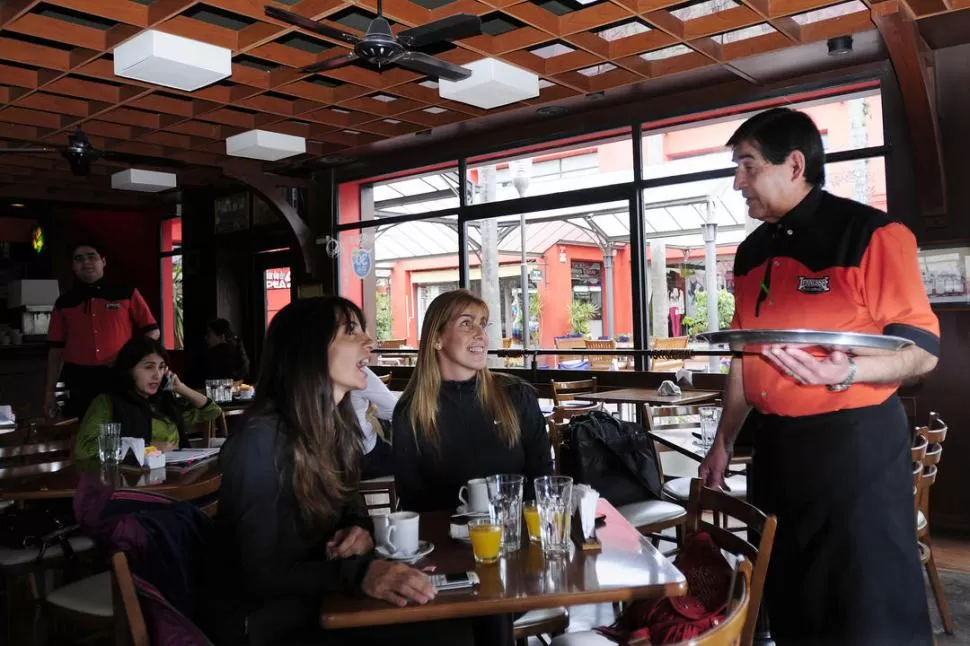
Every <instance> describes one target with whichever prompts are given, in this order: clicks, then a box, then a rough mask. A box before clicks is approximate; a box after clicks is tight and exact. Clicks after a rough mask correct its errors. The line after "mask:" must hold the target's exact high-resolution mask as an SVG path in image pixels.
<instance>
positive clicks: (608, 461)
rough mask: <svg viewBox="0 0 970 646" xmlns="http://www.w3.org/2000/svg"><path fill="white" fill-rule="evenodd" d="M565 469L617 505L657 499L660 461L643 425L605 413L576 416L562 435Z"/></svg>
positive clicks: (567, 473)
mask: <svg viewBox="0 0 970 646" xmlns="http://www.w3.org/2000/svg"><path fill="white" fill-rule="evenodd" d="M563 440H564V441H563V446H562V449H561V451H560V456H561V459H562V463H563V471H564V472H565V473H566V475H571V476H572V477H573V479H574V480H575V481H576V482H581V483H584V484H588V485H589V486H591V487H592V488H593V489H595V490H596V491H598V492H599V494H600V495H601V496H602V497H604V498H606V499H607V500H608V501H610V503H611V504H613V505H614V506H620V505H626V504H630V503H634V502H642V501H644V500H659V499H660V498H661V493H662V487H663V485H662V483H661V480H660V468H659V466H658V465H659V457H658V456H657V451H656V449H655V447H654V444H653V441H652V440H651V439H650V438H649V437H648V436H647V433H646V431H645V430H644V429H643V427H641V426H639V425H638V424H634V423H632V422H624V421H621V420H618V419H616V418H614V417H613V416H611V415H608V414H607V413H604V412H601V411H593V412H591V413H587V414H586V415H580V416H576V417H573V418H572V419H571V420H570V423H569V426H567V427H566V428H565V429H564V431H563Z"/></svg>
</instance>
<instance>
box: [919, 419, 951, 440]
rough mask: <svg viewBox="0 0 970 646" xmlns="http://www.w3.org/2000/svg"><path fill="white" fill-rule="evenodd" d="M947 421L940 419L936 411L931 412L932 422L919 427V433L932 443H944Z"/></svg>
mask: <svg viewBox="0 0 970 646" xmlns="http://www.w3.org/2000/svg"><path fill="white" fill-rule="evenodd" d="M947 430H948V429H947V425H946V423H945V422H944V421H943V420H942V419H940V416H939V415H937V414H936V413H930V423H929V424H928V425H927V426H923V427H921V428H920V429H919V434H920V435H922V436H923V437H925V438H926V440H927V441H928V442H929V443H930V444H943V442H944V441H945V440H946V432H947Z"/></svg>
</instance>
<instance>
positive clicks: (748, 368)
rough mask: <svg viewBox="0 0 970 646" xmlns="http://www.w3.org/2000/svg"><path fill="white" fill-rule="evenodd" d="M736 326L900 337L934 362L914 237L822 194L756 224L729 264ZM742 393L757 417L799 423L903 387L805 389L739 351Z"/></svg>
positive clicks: (873, 213)
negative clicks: (774, 220)
mask: <svg viewBox="0 0 970 646" xmlns="http://www.w3.org/2000/svg"><path fill="white" fill-rule="evenodd" d="M734 280H735V282H734V285H735V299H736V300H735V313H734V320H733V322H732V324H731V327H733V328H736V329H797V328H807V329H815V330H833V331H843V332H864V333H869V334H887V335H894V336H901V337H905V338H907V339H910V340H911V341H913V342H914V343H915V344H916V345H917V346H919V347H921V348H923V349H924V350H926V351H927V352H929V353H931V354H933V355H935V356H939V352H940V324H939V321H938V320H937V318H936V315H935V314H934V313H933V311H932V309H931V308H930V303H929V299H928V298H927V296H926V291H925V288H924V286H923V280H922V276H921V273H920V268H919V262H918V258H917V246H916V238H915V236H914V235H913V234H912V232H910V230H909V229H908V228H906V226H905V225H903V224H901V223H899V222H896V221H893V220H891V219H889V217H888V216H887V215H886V214H885V213H883V212H882V211H879V210H876V209H873V208H871V207H868V206H866V205H864V204H860V203H858V202H853V201H851V200H846V199H843V198H840V197H836V196H834V195H831V194H829V193H826V192H825V191H822V190H821V189H820V188H815V189H813V190H812V192H811V193H809V194H808V196H806V197H805V199H804V200H802V202H800V203H799V204H798V206H796V207H795V208H794V209H792V210H791V211H790V212H789V213H788V214H787V215H785V217H783V218H782V219H781V220H779V221H778V222H777V223H775V224H768V223H765V224H762V225H761V226H760V227H758V229H757V230H755V231H754V232H753V233H752V234H751V235H750V236H748V238H747V239H746V240H745V241H744V242H742V243H741V245H740V247H738V252H737V255H736V256H735V261H734ZM742 365H743V367H744V394H745V397H746V399H747V400H748V403H749V404H751V405H752V406H754V407H755V408H756V409H758V410H759V411H761V412H762V413H767V414H773V415H785V416H791V417H800V416H804V415H815V414H819V413H827V412H832V411H836V410H844V409H854V408H862V407H864V406H873V405H876V404H880V403H882V402H884V401H885V400H886V399H887V398H888V397H889V396H890V395H892V394H893V393H894V392H895V391H896V389H897V388H898V387H899V384H863V383H859V384H854V385H853V386H852V387H850V388H849V389H848V390H846V391H843V392H839V393H833V392H830V391H829V390H828V389H827V388H826V387H825V386H805V385H800V384H798V383H796V382H795V380H794V379H793V378H791V377H787V376H785V375H784V374H782V373H781V372H780V371H779V370H778V369H777V368H775V367H774V366H773V365H772V364H771V363H769V362H768V361H767V360H766V359H765V358H763V357H760V356H757V355H745V357H744V359H743V364H742Z"/></svg>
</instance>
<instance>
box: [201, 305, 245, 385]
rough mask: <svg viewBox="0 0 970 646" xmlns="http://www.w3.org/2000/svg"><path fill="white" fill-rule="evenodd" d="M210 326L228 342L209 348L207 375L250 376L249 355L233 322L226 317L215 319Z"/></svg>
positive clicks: (211, 377)
mask: <svg viewBox="0 0 970 646" xmlns="http://www.w3.org/2000/svg"><path fill="white" fill-rule="evenodd" d="M208 327H209V329H210V330H212V331H213V332H214V333H215V334H216V336H221V337H222V338H224V339H225V340H226V342H225V343H221V344H219V345H217V346H215V347H214V348H209V350H208V354H207V356H206V361H207V363H208V366H207V369H206V377H207V378H209V379H224V378H227V377H232V378H233V379H246V378H247V377H248V376H249V356H248V355H247V354H246V348H245V346H243V343H242V339H240V338H239V336H238V335H236V333H235V332H233V330H232V324H231V323H229V321H227V320H226V319H213V320H212V321H210V322H209V326H208Z"/></svg>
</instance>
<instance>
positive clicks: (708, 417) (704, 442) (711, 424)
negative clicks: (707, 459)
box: [698, 406, 721, 451]
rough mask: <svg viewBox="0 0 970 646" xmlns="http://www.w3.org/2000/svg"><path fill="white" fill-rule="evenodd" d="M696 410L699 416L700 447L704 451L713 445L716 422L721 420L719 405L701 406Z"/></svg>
mask: <svg viewBox="0 0 970 646" xmlns="http://www.w3.org/2000/svg"><path fill="white" fill-rule="evenodd" d="M698 412H699V413H700V416H701V447H702V448H703V449H704V450H705V451H706V450H708V449H710V448H711V446H713V445H714V435H715V433H717V424H718V422H720V421H721V407H720V406H701V407H700V408H699V409H698Z"/></svg>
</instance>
